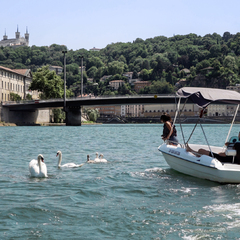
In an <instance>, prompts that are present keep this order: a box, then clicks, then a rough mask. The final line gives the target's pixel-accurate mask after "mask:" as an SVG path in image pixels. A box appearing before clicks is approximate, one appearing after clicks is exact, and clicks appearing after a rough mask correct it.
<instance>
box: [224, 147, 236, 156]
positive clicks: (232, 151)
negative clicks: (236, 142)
mask: <svg viewBox="0 0 240 240" xmlns="http://www.w3.org/2000/svg"><path fill="white" fill-rule="evenodd" d="M225 154H226V156H233V157H235V156H236V155H237V151H236V150H235V149H228V148H227V149H226V151H225Z"/></svg>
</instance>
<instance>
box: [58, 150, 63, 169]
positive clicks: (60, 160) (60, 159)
mask: <svg viewBox="0 0 240 240" xmlns="http://www.w3.org/2000/svg"><path fill="white" fill-rule="evenodd" d="M58 155H59V157H58V167H61V162H62V153H59V154H58Z"/></svg>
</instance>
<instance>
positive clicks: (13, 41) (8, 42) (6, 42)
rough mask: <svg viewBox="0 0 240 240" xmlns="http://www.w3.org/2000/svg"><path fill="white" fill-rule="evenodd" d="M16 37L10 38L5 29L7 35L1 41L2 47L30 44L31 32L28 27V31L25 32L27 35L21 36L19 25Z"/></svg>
mask: <svg viewBox="0 0 240 240" xmlns="http://www.w3.org/2000/svg"><path fill="white" fill-rule="evenodd" d="M15 37H16V38H10V39H8V36H7V35H6V31H5V35H4V36H3V40H1V41H0V47H1V46H3V47H7V46H10V47H20V46H28V44H29V33H28V30H27V29H26V33H25V37H21V36H20V32H19V31H18V27H17V32H15Z"/></svg>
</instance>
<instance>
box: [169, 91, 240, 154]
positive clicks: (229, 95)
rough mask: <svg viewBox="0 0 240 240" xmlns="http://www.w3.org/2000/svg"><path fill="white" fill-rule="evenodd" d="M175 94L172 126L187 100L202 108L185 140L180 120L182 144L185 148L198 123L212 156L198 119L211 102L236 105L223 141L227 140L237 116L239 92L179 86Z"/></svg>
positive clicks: (239, 100)
mask: <svg viewBox="0 0 240 240" xmlns="http://www.w3.org/2000/svg"><path fill="white" fill-rule="evenodd" d="M177 96H178V97H179V101H178V104H176V113H175V117H174V121H173V125H172V127H173V126H174V125H175V122H176V119H177V118H178V115H179V117H180V115H181V113H182V112H183V109H184V107H185V105H186V103H187V101H188V100H190V101H191V102H192V103H195V104H197V105H198V106H199V107H200V108H202V110H201V113H200V115H199V118H198V121H197V122H196V124H195V126H194V128H193V130H192V132H191V134H190V136H189V138H188V140H187V141H185V137H184V134H183V129H182V124H181V120H180V128H181V132H182V136H183V141H184V145H185V148H186V145H187V144H188V142H189V140H190V139H191V137H192V134H193V132H194V130H195V129H196V127H197V125H198V123H200V126H201V128H202V131H203V134H204V137H205V139H206V142H207V145H208V147H209V150H210V152H211V155H212V156H213V153H212V151H211V147H210V145H209V143H208V140H207V137H206V134H205V132H204V129H203V126H202V124H201V122H200V119H201V118H202V116H203V113H204V111H205V109H206V108H207V106H208V105H209V104H211V103H216V104H218V103H219V104H221V103H222V104H224V103H225V104H234V105H237V108H236V111H235V114H234V117H233V120H232V123H231V126H230V129H229V131H228V135H227V138H226V141H225V142H227V139H228V138H229V135H230V133H231V130H232V126H233V124H234V122H235V118H236V116H237V112H238V109H239V104H240V93H238V92H236V91H232V90H225V89H216V88H196V87H183V88H180V89H179V90H178V91H177V92H176V97H177ZM182 98H185V99H186V100H185V103H184V105H183V108H182V111H180V114H179V110H180V103H181V99H182ZM179 119H180V118H179ZM223 148H224V146H223Z"/></svg>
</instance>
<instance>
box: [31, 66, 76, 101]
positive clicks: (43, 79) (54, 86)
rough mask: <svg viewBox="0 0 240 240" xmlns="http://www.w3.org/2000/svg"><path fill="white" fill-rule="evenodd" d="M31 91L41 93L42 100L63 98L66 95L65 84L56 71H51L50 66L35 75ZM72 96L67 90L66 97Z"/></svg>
mask: <svg viewBox="0 0 240 240" xmlns="http://www.w3.org/2000/svg"><path fill="white" fill-rule="evenodd" d="M29 89H30V90H38V91H39V92H41V94H40V98H41V99H50V98H62V97H63V95H64V82H63V80H62V79H61V78H60V77H59V76H58V75H57V74H56V72H55V71H50V70H49V67H48V66H44V67H42V68H39V69H38V70H37V72H36V73H33V78H32V83H31V85H30V87H29ZM71 95H72V92H71V91H70V90H67V91H66V96H68V97H69V96H71Z"/></svg>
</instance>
